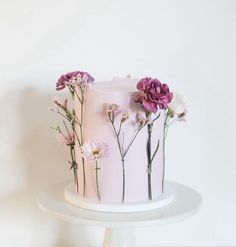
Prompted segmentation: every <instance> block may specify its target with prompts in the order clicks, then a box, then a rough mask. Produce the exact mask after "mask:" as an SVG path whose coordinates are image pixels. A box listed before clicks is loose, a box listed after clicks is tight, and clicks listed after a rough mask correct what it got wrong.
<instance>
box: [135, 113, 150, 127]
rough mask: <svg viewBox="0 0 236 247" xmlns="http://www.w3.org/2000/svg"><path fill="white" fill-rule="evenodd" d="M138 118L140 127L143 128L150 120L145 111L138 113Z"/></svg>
mask: <svg viewBox="0 0 236 247" xmlns="http://www.w3.org/2000/svg"><path fill="white" fill-rule="evenodd" d="M136 120H137V123H138V126H139V128H142V127H143V126H145V125H146V124H147V123H149V122H150V119H149V118H147V117H146V116H145V114H144V113H143V112H138V113H137V115H136Z"/></svg>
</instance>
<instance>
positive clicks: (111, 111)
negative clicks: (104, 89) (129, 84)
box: [106, 104, 120, 122]
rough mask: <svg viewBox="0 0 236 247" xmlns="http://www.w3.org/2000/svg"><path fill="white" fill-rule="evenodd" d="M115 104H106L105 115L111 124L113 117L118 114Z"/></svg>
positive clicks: (117, 107)
mask: <svg viewBox="0 0 236 247" xmlns="http://www.w3.org/2000/svg"><path fill="white" fill-rule="evenodd" d="M119 108H120V107H119V106H118V105H117V104H106V113H107V116H108V118H109V119H110V121H111V122H114V119H115V116H116V115H117V114H118V113H119Z"/></svg>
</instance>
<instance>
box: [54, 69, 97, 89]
mask: <svg viewBox="0 0 236 247" xmlns="http://www.w3.org/2000/svg"><path fill="white" fill-rule="evenodd" d="M77 79H82V80H83V81H84V82H86V83H90V82H93V81H94V78H93V77H92V76H91V75H90V74H89V73H87V72H83V71H74V72H69V73H67V74H65V75H62V76H61V77H60V78H59V79H58V81H57V83H56V90H57V91H60V90H62V89H64V88H65V87H66V84H67V83H69V82H70V81H71V80H77Z"/></svg>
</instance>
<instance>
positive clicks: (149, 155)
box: [147, 124, 153, 200]
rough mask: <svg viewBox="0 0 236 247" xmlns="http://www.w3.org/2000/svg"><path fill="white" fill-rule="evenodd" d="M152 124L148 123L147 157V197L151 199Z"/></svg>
mask: <svg viewBox="0 0 236 247" xmlns="http://www.w3.org/2000/svg"><path fill="white" fill-rule="evenodd" d="M152 127H153V125H152V124H148V141H147V159H148V167H147V168H148V169H147V172H148V199H149V200H152V158H151V137H152Z"/></svg>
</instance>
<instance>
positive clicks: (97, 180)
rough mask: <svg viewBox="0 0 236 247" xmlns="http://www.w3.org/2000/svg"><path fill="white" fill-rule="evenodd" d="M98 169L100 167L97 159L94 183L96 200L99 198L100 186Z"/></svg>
mask: <svg viewBox="0 0 236 247" xmlns="http://www.w3.org/2000/svg"><path fill="white" fill-rule="evenodd" d="M99 170H100V167H99V166H98V160H96V185H97V196H98V200H99V201H100V200H101V196H100V188H99Z"/></svg>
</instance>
